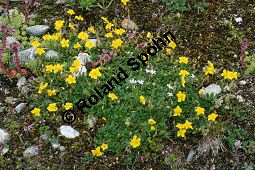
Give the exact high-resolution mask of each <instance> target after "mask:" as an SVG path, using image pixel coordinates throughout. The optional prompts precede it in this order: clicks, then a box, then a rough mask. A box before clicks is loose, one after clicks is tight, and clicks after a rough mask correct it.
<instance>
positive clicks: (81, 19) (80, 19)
mask: <svg viewBox="0 0 255 170" xmlns="http://www.w3.org/2000/svg"><path fill="white" fill-rule="evenodd" d="M75 19H77V20H79V21H83V20H84V18H83V17H82V16H81V15H79V16H75Z"/></svg>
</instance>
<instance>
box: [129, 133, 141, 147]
mask: <svg viewBox="0 0 255 170" xmlns="http://www.w3.org/2000/svg"><path fill="white" fill-rule="evenodd" d="M140 144H141V138H137V136H136V135H134V136H133V139H132V140H131V141H130V145H131V146H132V147H133V148H137V147H138V146H140Z"/></svg>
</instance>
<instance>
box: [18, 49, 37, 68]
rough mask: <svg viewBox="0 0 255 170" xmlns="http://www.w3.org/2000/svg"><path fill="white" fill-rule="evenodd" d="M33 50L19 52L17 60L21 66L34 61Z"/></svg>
mask: <svg viewBox="0 0 255 170" xmlns="http://www.w3.org/2000/svg"><path fill="white" fill-rule="evenodd" d="M35 49H36V48H34V47H31V48H29V49H26V50H23V51H20V52H19V59H20V63H21V64H26V63H27V62H29V61H31V60H34V59H35Z"/></svg>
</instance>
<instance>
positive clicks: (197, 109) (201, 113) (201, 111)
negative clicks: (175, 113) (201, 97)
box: [195, 107, 205, 116]
mask: <svg viewBox="0 0 255 170" xmlns="http://www.w3.org/2000/svg"><path fill="white" fill-rule="evenodd" d="M195 111H196V113H197V115H198V116H199V115H203V114H205V109H204V108H202V107H196V109H195Z"/></svg>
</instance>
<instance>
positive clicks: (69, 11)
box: [67, 9, 75, 15]
mask: <svg viewBox="0 0 255 170" xmlns="http://www.w3.org/2000/svg"><path fill="white" fill-rule="evenodd" d="M67 13H68V14H69V15H74V14H75V12H74V10H72V9H68V11H67Z"/></svg>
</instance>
